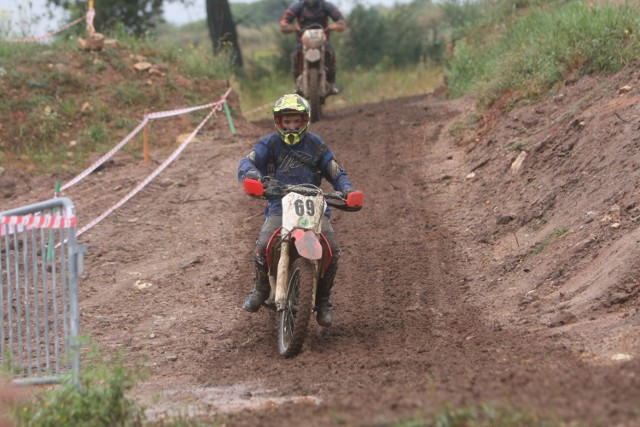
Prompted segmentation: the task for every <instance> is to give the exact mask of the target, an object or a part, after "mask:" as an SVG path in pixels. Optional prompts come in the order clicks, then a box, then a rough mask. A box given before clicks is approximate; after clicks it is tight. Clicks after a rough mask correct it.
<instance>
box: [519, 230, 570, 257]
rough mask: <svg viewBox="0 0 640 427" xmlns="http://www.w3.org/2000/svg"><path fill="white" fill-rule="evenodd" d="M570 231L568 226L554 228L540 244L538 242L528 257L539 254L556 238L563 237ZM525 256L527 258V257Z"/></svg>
mask: <svg viewBox="0 0 640 427" xmlns="http://www.w3.org/2000/svg"><path fill="white" fill-rule="evenodd" d="M568 232H569V229H568V228H567V227H559V228H556V229H554V230H553V231H552V232H551V233H549V235H547V236H546V237H545V238H544V240H543V241H542V242H540V243H538V244H536V245H535V246H534V247H533V248H531V250H529V252H528V253H527V255H526V257H530V256H536V255H539V254H540V253H541V252H542V251H543V250H544V249H545V248H546V247H547V246H549V245H550V244H551V242H553V241H554V240H555V239H557V238H558V237H561V236H563V235H565V234H567V233H568ZM526 257H525V258H526Z"/></svg>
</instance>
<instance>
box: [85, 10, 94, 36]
mask: <svg viewBox="0 0 640 427" xmlns="http://www.w3.org/2000/svg"><path fill="white" fill-rule="evenodd" d="M95 17H96V11H95V9H89V10H88V11H87V33H89V34H92V33H93V32H94V31H95V28H94V27H93V18H95Z"/></svg>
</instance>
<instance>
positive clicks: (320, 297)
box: [316, 261, 338, 326]
mask: <svg viewBox="0 0 640 427" xmlns="http://www.w3.org/2000/svg"><path fill="white" fill-rule="evenodd" d="M337 270H338V263H337V262H336V261H334V262H333V263H332V264H331V266H329V268H328V269H327V271H326V272H325V274H324V277H323V278H322V279H320V282H319V283H318V292H317V293H316V321H317V322H318V325H320V326H331V322H332V321H333V304H331V300H330V299H329V298H330V297H331V288H333V282H334V280H335V278H336V271H337Z"/></svg>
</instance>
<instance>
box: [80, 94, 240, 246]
mask: <svg viewBox="0 0 640 427" xmlns="http://www.w3.org/2000/svg"><path fill="white" fill-rule="evenodd" d="M228 94H229V91H227V93H226V94H225V95H224V97H225V98H226V96H227V95H228ZM223 102H224V100H221V101H218V102H214V103H213V108H212V109H211V111H210V112H209V114H207V116H206V117H205V118H204V120H202V122H201V123H200V124H199V125H198V127H196V128H195V130H194V131H193V132H191V134H190V135H189V137H188V138H187V139H185V140H184V142H183V143H182V144H180V146H179V147H178V148H177V149H176V150H175V151H174V152H173V153H172V154H171V156H169V157H168V158H167V159H166V160H165V161H164V162H162V164H161V165H160V166H158V168H156V170H154V171H153V172H152V173H151V174H150V175H149V176H148V177H146V178H145V179H144V181H142V182H141V183H140V184H138V185H137V186H136V188H134V189H133V190H131V191H130V192H129V193H128V194H127V195H126V196H124V197H123V198H122V199H121V200H120V201H119V202H117V203H116V204H114V205H113V206H112V207H110V208H109V209H107V210H106V211H105V212H104V213H103V214H101V215H100V216H99V217H97V218H96V219H94V220H93V221H91V222H90V223H88V224H87V225H85V226H84V227H82V228H81V229H80V230H79V231H78V232H77V234H76V236H80V235H81V234H82V233H84V232H85V231H87V230H89V229H90V228H91V227H93V226H95V225H96V224H98V223H99V222H100V221H102V220H103V219H105V218H106V217H107V216H109V215H110V214H111V213H112V212H113V211H115V210H116V209H118V208H119V207H120V206H122V205H124V204H125V203H126V202H127V201H129V200H130V199H131V198H132V197H133V196H135V195H136V194H137V193H138V192H140V190H142V189H143V188H144V187H146V186H147V184H149V182H151V180H153V179H154V178H155V177H156V176H158V174H159V173H160V172H162V171H163V170H164V169H165V168H166V167H167V166H169V164H171V162H173V161H174V160H175V159H176V158H177V157H178V156H179V155H180V153H182V151H183V150H184V149H185V148H186V147H187V145H189V144H190V143H191V141H192V140H193V139H194V138H195V136H196V135H197V133H198V132H199V131H200V129H201V128H202V126H204V124H205V123H206V122H207V121H208V120H209V119H210V118H211V116H213V114H214V113H215V112H216V111H220V110H221V109H222V103H223Z"/></svg>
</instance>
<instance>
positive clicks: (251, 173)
mask: <svg viewBox="0 0 640 427" xmlns="http://www.w3.org/2000/svg"><path fill="white" fill-rule="evenodd" d="M247 178H249V179H255V180H256V181H262V174H261V173H260V172H259V171H258V170H257V169H253V168H252V169H249V170H248V171H247V172H246V173H245V174H244V179H247Z"/></svg>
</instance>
